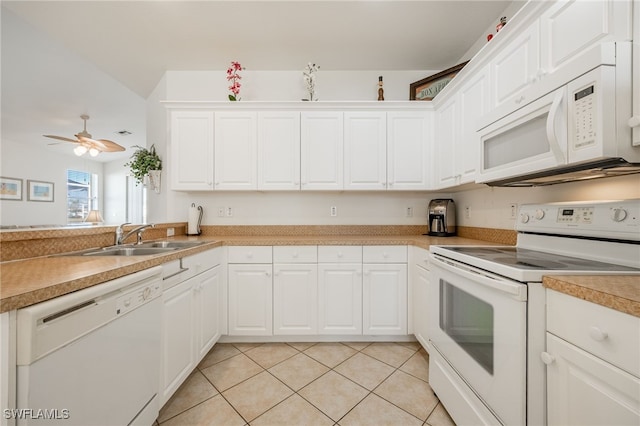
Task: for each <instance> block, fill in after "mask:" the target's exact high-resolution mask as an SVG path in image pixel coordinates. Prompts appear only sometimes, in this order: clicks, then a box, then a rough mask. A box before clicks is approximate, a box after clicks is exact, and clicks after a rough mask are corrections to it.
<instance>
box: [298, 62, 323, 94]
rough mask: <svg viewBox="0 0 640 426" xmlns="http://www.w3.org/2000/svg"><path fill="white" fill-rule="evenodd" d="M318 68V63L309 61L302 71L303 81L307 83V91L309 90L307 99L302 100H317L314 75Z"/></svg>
mask: <svg viewBox="0 0 640 426" xmlns="http://www.w3.org/2000/svg"><path fill="white" fill-rule="evenodd" d="M319 69H320V65H316V64H312V63H311V62H309V63H308V64H307V66H306V67H305V68H304V70H303V71H302V75H303V78H304V82H305V83H306V85H307V92H309V99H303V101H317V100H318V99H317V97H316V75H315V73H316V72H317V71H318V70H319Z"/></svg>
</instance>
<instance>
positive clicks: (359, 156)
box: [344, 111, 387, 191]
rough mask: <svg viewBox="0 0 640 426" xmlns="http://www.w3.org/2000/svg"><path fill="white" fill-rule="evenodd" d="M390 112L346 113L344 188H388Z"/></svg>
mask: <svg viewBox="0 0 640 426" xmlns="http://www.w3.org/2000/svg"><path fill="white" fill-rule="evenodd" d="M386 186H387V116H386V114H385V113H384V112H375V111H372V112H345V113H344V188H345V189H353V190H377V191H380V190H382V189H386Z"/></svg>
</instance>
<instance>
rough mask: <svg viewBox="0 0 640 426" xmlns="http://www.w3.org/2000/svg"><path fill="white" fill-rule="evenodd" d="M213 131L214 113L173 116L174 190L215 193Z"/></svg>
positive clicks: (190, 112)
mask: <svg viewBox="0 0 640 426" xmlns="http://www.w3.org/2000/svg"><path fill="white" fill-rule="evenodd" d="M213 129H214V118H213V112H211V111H172V112H171V141H170V142H169V143H170V150H169V151H170V152H171V156H170V157H169V165H170V170H171V175H170V181H171V189H173V190H176V191H198V190H211V189H213V165H214V161H213V155H214V153H213V137H214V131H213Z"/></svg>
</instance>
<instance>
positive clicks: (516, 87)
mask: <svg viewBox="0 0 640 426" xmlns="http://www.w3.org/2000/svg"><path fill="white" fill-rule="evenodd" d="M490 66H491V81H492V84H491V87H492V104H493V106H494V107H497V106H500V105H502V104H504V103H507V102H508V103H512V104H513V105H514V106H517V105H519V104H521V103H522V102H523V101H524V100H525V99H524V97H523V95H522V92H523V91H524V89H526V88H527V87H528V86H529V85H531V84H532V83H533V82H534V81H535V80H536V78H538V73H539V71H540V24H539V21H537V20H536V21H535V22H533V23H532V24H531V25H530V26H529V27H528V28H526V29H524V30H523V31H522V32H520V33H519V34H518V35H517V36H515V37H514V38H513V40H511V41H510V42H509V43H508V44H507V45H506V46H504V48H502V49H501V50H500V51H499V52H498V53H497V54H496V55H495V57H494V58H493V59H492V60H491V62H490Z"/></svg>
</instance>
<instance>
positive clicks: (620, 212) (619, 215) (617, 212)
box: [611, 209, 627, 222]
mask: <svg viewBox="0 0 640 426" xmlns="http://www.w3.org/2000/svg"><path fill="white" fill-rule="evenodd" d="M626 218H627V211H626V210H625V209H611V219H612V220H613V221H614V222H622V221H623V220H625V219H626Z"/></svg>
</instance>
